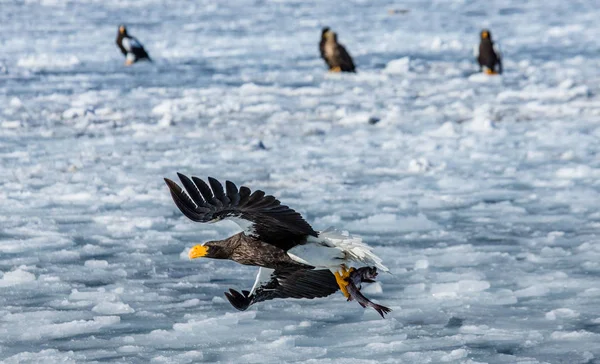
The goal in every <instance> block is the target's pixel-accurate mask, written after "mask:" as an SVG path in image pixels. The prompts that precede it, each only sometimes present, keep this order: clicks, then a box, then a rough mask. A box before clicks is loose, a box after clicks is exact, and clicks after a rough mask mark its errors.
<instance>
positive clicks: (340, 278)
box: [333, 265, 354, 298]
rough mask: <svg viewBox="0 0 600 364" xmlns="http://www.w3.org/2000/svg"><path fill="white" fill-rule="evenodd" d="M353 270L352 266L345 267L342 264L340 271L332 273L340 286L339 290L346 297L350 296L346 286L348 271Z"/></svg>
mask: <svg viewBox="0 0 600 364" xmlns="http://www.w3.org/2000/svg"><path fill="white" fill-rule="evenodd" d="M353 271H354V268H350V269H346V266H345V265H342V266H341V272H335V273H333V275H334V276H335V280H336V282H337V284H338V286H339V287H340V291H342V294H343V295H344V297H346V298H348V297H350V294H349V293H348V290H347V289H346V286H348V277H350V273H352V272H353Z"/></svg>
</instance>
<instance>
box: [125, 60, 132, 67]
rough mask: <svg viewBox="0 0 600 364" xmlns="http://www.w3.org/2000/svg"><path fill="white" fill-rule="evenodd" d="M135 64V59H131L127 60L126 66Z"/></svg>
mask: <svg viewBox="0 0 600 364" xmlns="http://www.w3.org/2000/svg"><path fill="white" fill-rule="evenodd" d="M132 64H133V61H132V60H130V59H127V60H125V66H131V65H132Z"/></svg>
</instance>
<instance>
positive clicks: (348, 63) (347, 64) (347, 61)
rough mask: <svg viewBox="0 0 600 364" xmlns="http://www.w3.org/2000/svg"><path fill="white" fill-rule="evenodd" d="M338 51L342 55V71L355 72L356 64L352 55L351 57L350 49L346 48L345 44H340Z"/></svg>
mask: <svg viewBox="0 0 600 364" xmlns="http://www.w3.org/2000/svg"><path fill="white" fill-rule="evenodd" d="M338 52H339V55H340V65H341V66H340V68H341V69H342V71H344V72H355V71H356V67H355V66H354V61H353V60H352V57H350V54H349V53H348V51H346V48H344V46H343V45H341V44H338Z"/></svg>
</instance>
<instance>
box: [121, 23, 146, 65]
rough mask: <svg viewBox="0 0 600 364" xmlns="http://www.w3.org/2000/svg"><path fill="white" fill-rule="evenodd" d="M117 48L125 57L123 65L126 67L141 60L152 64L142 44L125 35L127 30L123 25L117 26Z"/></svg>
mask: <svg viewBox="0 0 600 364" xmlns="http://www.w3.org/2000/svg"><path fill="white" fill-rule="evenodd" d="M117 46H119V49H120V50H121V53H123V55H124V56H125V57H126V58H125V65H127V66H130V65H132V64H134V63H135V62H137V61H142V60H147V61H150V62H152V60H151V59H150V56H149V55H148V53H146V50H145V49H144V46H143V45H142V43H140V42H139V41H138V40H137V39H136V38H135V37H132V36H131V35H129V34H128V33H127V28H126V27H125V25H119V32H118V33H117Z"/></svg>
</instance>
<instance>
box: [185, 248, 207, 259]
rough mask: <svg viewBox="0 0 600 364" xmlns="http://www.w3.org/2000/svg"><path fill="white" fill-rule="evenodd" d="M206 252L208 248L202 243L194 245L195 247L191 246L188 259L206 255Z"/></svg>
mask: <svg viewBox="0 0 600 364" xmlns="http://www.w3.org/2000/svg"><path fill="white" fill-rule="evenodd" d="M207 253H208V248H207V247H205V246H204V245H196V246H195V247H193V248H192V249H191V250H190V252H189V254H188V256H189V257H190V259H196V258H202V257H203V256H206V254H207Z"/></svg>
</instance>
